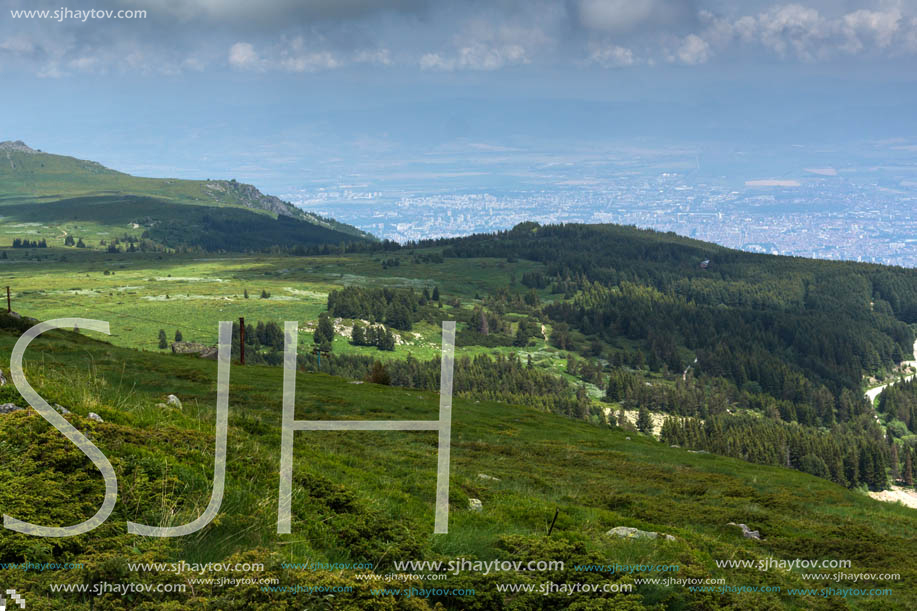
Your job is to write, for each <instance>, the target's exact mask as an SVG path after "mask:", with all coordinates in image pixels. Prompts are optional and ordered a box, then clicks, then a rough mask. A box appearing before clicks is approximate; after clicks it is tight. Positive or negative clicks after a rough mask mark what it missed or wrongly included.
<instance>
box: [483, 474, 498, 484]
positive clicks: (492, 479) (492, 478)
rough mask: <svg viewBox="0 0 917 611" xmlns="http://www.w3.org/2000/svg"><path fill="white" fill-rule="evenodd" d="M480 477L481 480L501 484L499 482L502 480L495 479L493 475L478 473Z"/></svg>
mask: <svg viewBox="0 0 917 611" xmlns="http://www.w3.org/2000/svg"><path fill="white" fill-rule="evenodd" d="M478 477H479V478H480V479H489V480H491V481H494V482H499V481H500V478H499V477H494V476H493V475H487V474H486V473H478Z"/></svg>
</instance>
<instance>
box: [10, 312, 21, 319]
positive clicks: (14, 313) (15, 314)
mask: <svg viewBox="0 0 917 611" xmlns="http://www.w3.org/2000/svg"><path fill="white" fill-rule="evenodd" d="M10 316H12V317H13V318H22V316H20V315H19V312H10Z"/></svg>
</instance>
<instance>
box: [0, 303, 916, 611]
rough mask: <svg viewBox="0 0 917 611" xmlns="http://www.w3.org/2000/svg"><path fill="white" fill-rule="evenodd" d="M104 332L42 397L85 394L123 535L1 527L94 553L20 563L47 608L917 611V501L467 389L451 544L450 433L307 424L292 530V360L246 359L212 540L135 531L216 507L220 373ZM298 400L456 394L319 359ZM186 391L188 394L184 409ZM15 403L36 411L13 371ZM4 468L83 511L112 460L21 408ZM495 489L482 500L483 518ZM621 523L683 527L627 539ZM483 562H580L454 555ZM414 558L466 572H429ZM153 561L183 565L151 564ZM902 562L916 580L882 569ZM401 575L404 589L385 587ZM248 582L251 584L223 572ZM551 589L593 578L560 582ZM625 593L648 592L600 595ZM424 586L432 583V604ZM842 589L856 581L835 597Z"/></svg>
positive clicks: (6, 499) (0, 491)
mask: <svg viewBox="0 0 917 611" xmlns="http://www.w3.org/2000/svg"><path fill="white" fill-rule="evenodd" d="M30 324H31V323H29V322H27V321H24V320H18V319H14V318H11V317H9V316H6V315H5V314H0V328H2V330H0V349H2V350H3V351H4V352H9V350H10V349H11V348H12V345H13V343H14V342H15V340H16V338H17V337H18V335H19V333H21V332H22V330H23V329H25V328H27V327H28V326H29V325H30ZM89 335H94V334H90V333H81V334H77V333H73V332H69V331H54V332H50V333H48V334H46V335H43V336H42V337H41V338H39V339H37V340H36V341H35V342H34V345H33V347H32V348H30V349H29V351H28V352H27V355H26V361H25V370H26V375H27V377H28V379H29V381H30V383H31V384H32V385H33V386H34V387H35V389H36V390H37V392H38V393H39V394H40V395H41V396H43V397H44V398H45V399H46V400H47V401H48V402H49V403H51V404H60V405H62V406H65V407H66V408H67V410H69V411H70V412H71V413H68V414H66V418H67V419H68V420H69V421H70V422H71V423H73V424H74V426H76V427H77V428H78V429H80V430H81V431H83V432H85V433H87V434H88V435H89V436H90V437H91V438H92V439H93V440H94V442H95V443H96V444H97V445H98V446H99V448H100V449H101V450H102V451H103V452H104V453H105V454H106V456H108V457H109V459H110V460H111V461H112V464H113V465H114V469H115V472H116V474H117V477H118V481H119V497H118V504H117V505H116V507H115V510H114V513H113V514H112V516H111V517H110V518H109V519H108V521H107V522H105V524H104V525H102V526H100V527H99V528H97V529H96V530H93V531H91V532H89V533H86V534H83V535H79V536H77V537H69V538H56V539H40V538H35V537H29V536H26V535H22V534H18V533H14V532H12V531H10V530H0V562H2V563H7V564H5V565H4V567H9V566H12V565H19V566H21V565H22V563H29V562H31V563H36V564H39V563H46V566H55V565H56V566H58V567H70V566H71V563H72V564H73V565H76V564H80V565H81V566H79V567H78V568H68V569H64V568H53V569H49V570H37V569H36V570H31V571H27V570H12V569H9V568H5V570H4V571H3V576H4V580H5V581H4V588H13V589H15V590H16V591H17V592H19V593H20V594H21V595H22V596H23V597H24V598H25V600H26V601H28V604H29V607H30V608H41V609H90V608H92V609H127V608H132V609H157V608H163V609H244V608H258V609H301V608H304V607H307V608H322V609H358V608H359V609H414V610H424V609H433V608H437V609H442V608H445V609H466V610H467V609H481V610H485V609H516V610H522V609H526V610H528V609H561V608H563V609H566V608H569V609H630V610H634V611H637V610H641V609H661V608H670V609H711V610H713V609H780V608H787V609H847V608H856V609H880V608H881V609H896V608H900V609H909V608H913V606H914V604H915V601H917V592H915V585H914V584H915V580H914V577H915V571H917V568H915V564H914V562H913V556H914V553H915V552H917V547H915V545H917V544H915V541H917V539H915V538H914V532H915V518H914V516H913V513H912V510H909V509H906V508H903V507H900V506H890V505H886V504H882V503H879V502H876V501H873V500H871V499H869V498H867V497H866V496H864V495H861V494H857V493H855V492H853V491H850V490H846V489H845V488H843V487H841V486H838V485H835V484H832V483H830V482H827V481H825V480H823V479H819V478H815V477H812V476H810V475H807V474H804V473H799V472H797V471H793V470H789V469H783V468H776V467H767V466H758V465H751V464H748V463H747V462H743V461H740V460H735V459H730V458H724V457H718V456H715V455H712V454H705V453H692V452H689V451H687V450H685V449H681V448H670V447H668V446H667V445H665V444H660V443H658V442H656V441H654V440H652V439H650V438H646V437H641V436H637V435H634V436H633V437H631V436H630V435H628V434H625V432H623V431H615V430H608V429H607V428H605V427H598V426H594V425H590V424H588V423H585V422H577V421H575V420H572V419H569V418H564V417H560V416H555V415H552V414H547V413H543V412H540V411H538V410H535V409H531V408H525V407H520V406H514V405H507V404H501V403H494V402H490V401H472V400H467V399H461V398H457V399H456V400H455V403H454V408H453V425H452V434H451V435H452V467H451V470H450V474H451V477H450V480H451V489H450V503H451V510H450V526H449V533H448V534H446V535H433V534H432V524H433V498H434V487H435V479H436V477H435V463H436V447H437V446H436V440H435V437H434V436H433V434H431V433H429V432H315V431H312V432H301V433H297V435H296V438H295V446H294V471H293V482H294V492H293V501H292V510H293V524H292V533H291V534H289V535H279V534H277V533H276V519H277V490H278V476H277V464H278V463H277V461H278V460H279V447H280V425H281V418H280V414H281V405H280V404H281V387H282V371H281V370H280V369H279V368H272V367H262V366H246V367H242V366H240V365H238V364H234V365H233V366H232V368H231V379H230V413H229V433H228V448H229V450H228V459H229V463H228V468H227V481H226V494H225V495H224V499H223V501H222V505H221V509H220V513H219V514H218V516H217V518H216V519H215V520H214V521H213V522H212V523H211V524H210V525H209V526H207V527H205V528H204V530H202V531H200V532H199V533H197V534H195V535H193V536H187V537H178V538H171V539H156V538H145V537H138V536H133V535H129V534H127V532H126V529H125V522H126V521H129V520H131V521H136V522H140V523H145V524H159V525H176V524H182V523H185V522H187V521H189V520H190V519H193V518H194V517H195V516H197V515H198V514H199V513H200V511H201V509H202V507H204V506H205V505H206V504H207V499H208V498H209V496H210V487H211V480H212V475H213V466H212V465H213V439H214V422H215V414H214V411H215V410H214V405H215V383H214V382H215V379H216V363H214V362H213V361H208V360H204V359H199V358H194V357H176V356H167V355H158V354H153V353H149V352H140V351H134V350H130V349H126V348H118V347H115V346H112V345H110V344H108V343H105V342H103V341H99V340H98V339H96V338H92V337H89ZM99 337H100V338H101V339H104V338H103V337H101V336H99ZM296 392H297V407H296V412H297V418H299V419H395V420H400V419H420V420H422V419H433V418H435V417H436V413H437V402H438V395H437V393H435V392H428V391H417V390H408V389H403V388H394V387H388V386H381V385H377V384H370V383H363V384H352V383H349V382H348V381H347V380H345V379H342V378H336V377H333V376H328V375H325V374H308V373H300V374H299V382H298V384H297V391H296ZM170 393H174V394H175V395H177V396H178V397H179V398H180V403H181V404H180V405H171V404H166V402H165V401H166V395H167V394H170ZM0 398H2V401H4V402H9V403H12V404H14V405H18V406H22V407H26V404H25V403H24V401H23V400H22V399H21V398H20V397H19V396H18V393H16V391H15V389H13V388H12V386H11V385H9V384H8V385H6V386H4V387H0ZM7 411H9V410H7ZM90 412H92V413H94V414H97V416H98V417H91V416H90ZM0 458H2V460H0V509H2V512H3V513H5V514H8V515H14V516H15V517H18V518H20V519H25V520H28V521H32V522H36V523H42V524H48V525H66V524H73V523H76V522H78V521H80V520H82V519H85V518H87V517H89V516H91V515H92V513H93V512H94V511H95V509H96V508H97V507H98V505H99V503H100V502H101V499H102V496H103V491H104V485H103V482H102V478H101V477H100V475H99V473H98V471H97V470H96V469H95V468H94V467H93V466H92V464H91V463H90V462H89V461H88V460H86V458H85V457H84V456H82V454H80V452H79V451H78V450H77V449H76V447H75V446H73V445H72V444H70V443H69V442H67V441H66V440H65V439H64V438H63V437H62V436H61V435H60V433H58V432H57V431H56V430H54V429H53V428H51V427H50V426H49V425H48V424H47V422H45V421H44V420H43V419H42V418H40V417H39V416H38V415H37V414H36V413H35V412H34V411H33V410H30V409H28V408H26V409H22V410H15V409H14V411H11V412H9V413H4V414H0ZM472 498H474V499H479V500H481V501H482V507H481V509H480V510H474V509H472V504H471V502H470V499H472ZM555 512H556V513H557V517H556V521H555V522H554V523H553V526H552V519H554V516H555ZM730 522H733V523H739V524H748V525H749V526H750V527H751V528H752V529H754V530H758V531H760V533H761V538H760V539H753V538H746V537H743V536H742V533H741V530H740V529H739V528H738V527H736V526H732V525H730ZM619 526H624V527H632V528H638V529H642V530H644V531H653V532H661V533H665V534H667V535H671V536H672V537H673V539H671V540H670V539H667V538H659V539H627V538H619V537H615V536H613V535H611V534H608V533H609V531H611V530H612V529H614V528H616V527H619ZM549 531H550V532H549ZM797 558H802V559H807V560H826V561H833V560H843V561H849V562H850V564H849V565H847V566H848V567H849V568H846V569H844V570H843V571H842V572H843V573H848V574H862V573H868V574H872V575H873V576H871V577H867V578H859V581H857V582H856V583H854V582H852V581H851V580H850V578H843V579H840V580H836V579H834V577H833V574H834V573H837V571H836V570H831V571H806V570H804V569H800V568H799V567H796V568H787V566H786V562H788V561H790V560H793V559H797ZM460 559H464V560H466V561H468V562H469V563H471V562H476V561H493V560H501V561H521V562H524V563H528V562H532V561H534V562H536V563H537V562H538V561H562V562H563V563H564V566H563V568H560V567H559V566H556V565H555V566H554V567H552V568H549V569H548V568H546V569H544V570H531V571H518V570H509V571H488V572H486V573H485V571H483V570H481V569H477V570H475V569H474V568H468V569H466V570H462V571H449V570H446V569H445V567H446V566H448V562H450V561H459V560H460ZM182 561H184V562H186V563H188V565H189V567H190V566H191V565H193V564H195V563H198V564H200V565H202V566H203V565H205V564H206V563H208V562H213V563H229V564H230V565H232V566H240V565H242V564H244V565H245V567H248V568H245V567H243V568H240V569H236V570H235V572H228V573H227V572H221V571H219V570H215V569H200V570H199V571H197V570H196V571H194V572H191V571H190V570H189V571H187V572H184V573H182V572H177V571H176V570H175V568H174V565H171V563H180V562H182ZM404 561H428V562H443V563H444V565H443V568H440V569H434V568H429V566H428V567H427V568H425V569H419V570H417V569H414V570H412V569H408V568H405V567H404V566H401V565H400V563H402V562H404ZM728 562H733V563H735V562H742V563H745V565H744V566H739V565H734V566H726V565H727V564H728ZM781 562H782V563H783V564H782V565H781ZM135 563H161V564H158V565H149V566H147V567H146V568H144V569H142V570H141V569H138V568H137V567H136V566H133V565H134V564H135ZM355 563H358V564H361V565H363V566H361V567H358V568H356V567H353V566H352V565H353V564H355ZM253 564H255V565H257V564H263V568H262V569H261V570H258V569H256V568H251V566H252V565H253ZM369 565H371V566H372V568H368V566H369ZM616 565H617V568H616ZM672 567H677V569H673V568H672ZM761 567H765V568H761ZM810 572H811V573H821V575H818V576H812V575H809V574H808V573H810ZM885 573H894V574H896V575H897V577H894V578H892V577H885V578H880V577H878V575H880V574H885ZM393 574H398V575H401V576H402V577H403V579H402V580H400V581H399V580H393V579H391V578H390V579H388V580H386V579H385V576H386V575H393ZM414 574H417V575H418V576H417V577H416V579H415V578H412V577H404V576H405V575H414ZM374 576H375V577H374ZM230 578H232V579H238V580H244V579H248V580H252V581H249V582H248V583H244V582H243V584H242V585H238V584H234V585H229V584H228V582H227V581H223V582H221V581H220V579H224V580H226V579H230ZM666 579H670V580H671V581H669V582H668V583H667V582H666V581H665V580H666ZM258 580H269V581H258ZM405 580H407V581H405ZM653 580H656V581H655V582H653ZM678 580H680V581H678ZM707 580H714V581H707ZM125 582H129V583H134V584H137V586H138V587H139V586H140V585H148V586H157V585H165V584H168V585H169V586H170V587H177V586H183V587H184V588H186V589H185V590H183V591H179V590H176V591H173V592H162V591H160V592H157V591H136V590H135V591H133V592H131V593H129V594H127V595H121V594H119V593H117V592H112V591H110V590H109V591H107V592H106V591H104V590H103V591H101V593H99V594H98V595H95V594H93V590H92V588H98V587H100V586H99V584H113V583H122V584H123V583H125ZM61 584H63V585H66V586H68V587H69V588H70V590H69V591H61V590H60V588H61ZM263 584H270V585H263ZM544 584H555V585H557V586H560V585H561V584H568V586H569V585H574V584H580V586H581V587H580V590H579V591H577V592H568V591H553V592H545V591H544ZM603 584H613V585H615V587H616V588H621V587H623V586H627V587H630V586H633V589H632V590H631V591H630V592H627V593H622V592H601V591H600V592H590V591H588V590H583V588H582V586H584V585H588V586H597V587H602V585H603ZM711 584H713V585H711ZM509 586H512V587H514V588H516V590H515V591H508V590H507V588H508V587H509ZM410 587H413V588H415V589H417V590H419V589H423V590H424V591H425V592H427V593H426V594H420V593H415V594H412V595H409V594H408V588H410ZM55 588H57V589H56V590H55ZM79 588H84V591H82V592H81V591H80V590H79ZM297 588H299V589H297ZM309 588H313V590H312V591H310V590H309ZM334 588H337V589H334ZM526 588H531V589H530V590H529V591H526ZM824 588H835V589H838V588H847V589H848V590H849V592H848V593H847V594H843V595H830V596H829V595H825V594H823V593H822V590H823V589H824ZM854 589H856V590H858V591H859V593H854V592H853V590H854ZM873 589H876V590H873ZM456 591H458V592H461V593H456ZM867 592H869V593H868V594H867Z"/></svg>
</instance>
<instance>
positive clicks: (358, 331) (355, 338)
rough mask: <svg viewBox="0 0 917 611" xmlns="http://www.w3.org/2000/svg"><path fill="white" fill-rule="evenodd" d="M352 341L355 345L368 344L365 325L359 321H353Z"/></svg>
mask: <svg viewBox="0 0 917 611" xmlns="http://www.w3.org/2000/svg"><path fill="white" fill-rule="evenodd" d="M350 341H351V343H352V344H353V345H354V346H363V345H365V344H366V333H365V331H364V329H363V325H361V324H360V323H358V322H355V323H353V331H352V332H351V333H350Z"/></svg>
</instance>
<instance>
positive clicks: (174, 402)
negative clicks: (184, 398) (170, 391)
mask: <svg viewBox="0 0 917 611" xmlns="http://www.w3.org/2000/svg"><path fill="white" fill-rule="evenodd" d="M166 403H168V404H169V405H170V406H171V407H177V408H178V409H181V401H180V400H179V398H178V397H176V396H175V395H169V396H168V397H166Z"/></svg>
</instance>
